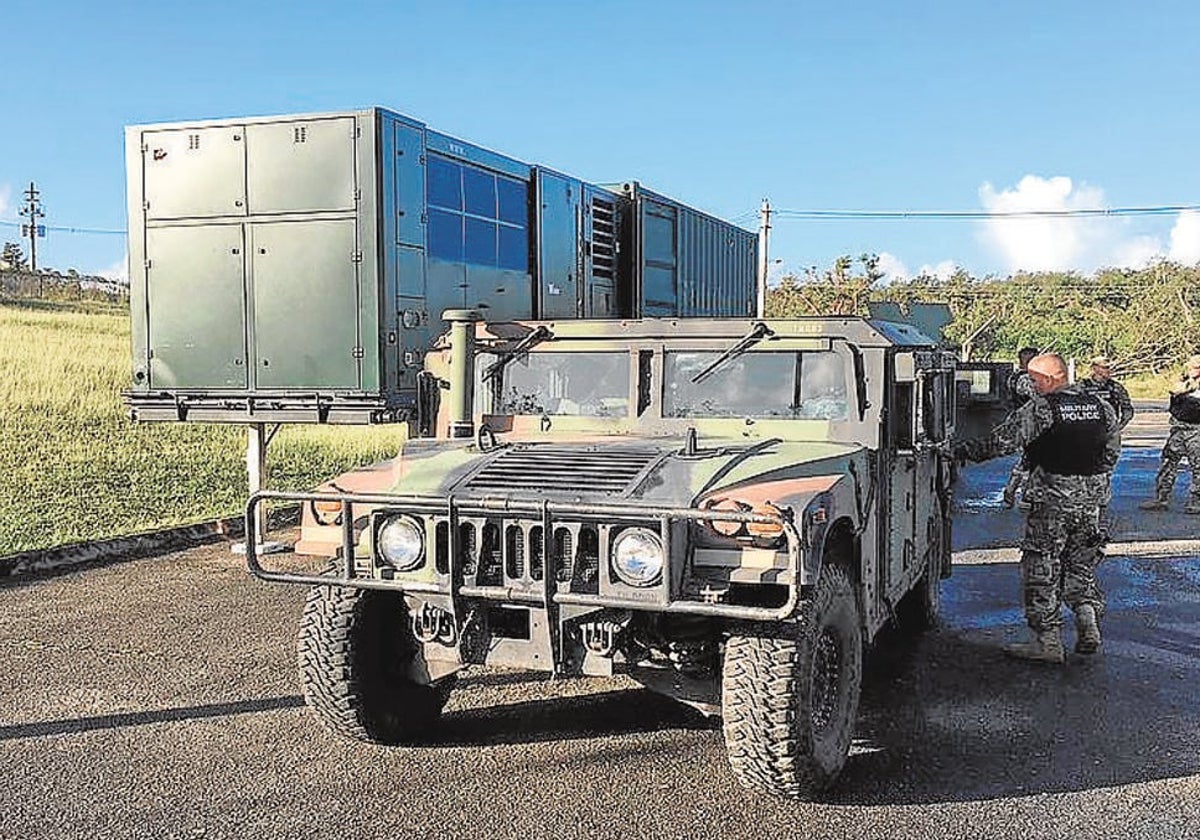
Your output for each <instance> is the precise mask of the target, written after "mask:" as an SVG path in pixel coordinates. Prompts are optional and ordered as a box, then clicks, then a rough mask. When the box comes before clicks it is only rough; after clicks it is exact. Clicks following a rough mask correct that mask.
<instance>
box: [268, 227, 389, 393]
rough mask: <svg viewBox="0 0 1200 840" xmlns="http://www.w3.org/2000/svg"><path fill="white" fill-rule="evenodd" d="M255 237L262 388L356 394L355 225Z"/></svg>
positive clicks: (359, 349)
mask: <svg viewBox="0 0 1200 840" xmlns="http://www.w3.org/2000/svg"><path fill="white" fill-rule="evenodd" d="M250 236H251V241H250V248H251V260H252V282H253V286H254V294H253V301H254V347H255V356H256V358H255V361H254V367H255V384H256V387H258V388H260V389H269V388H285V389H286V388H306V389H312V388H351V389H357V388H358V387H359V359H360V358H362V356H363V354H364V352H365V351H364V348H363V346H362V344H361V341H360V336H359V325H358V295H357V290H358V262H357V259H358V256H357V255H356V253H355V229H354V221H353V220H352V219H332V220H322V221H303V222H272V223H267V224H256V225H252V226H251V231H250ZM370 352H372V353H375V352H376V349H375V348H374V347H372V348H370Z"/></svg>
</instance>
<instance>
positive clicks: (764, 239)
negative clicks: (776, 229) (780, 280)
mask: <svg viewBox="0 0 1200 840" xmlns="http://www.w3.org/2000/svg"><path fill="white" fill-rule="evenodd" d="M758 212H759V223H758V317H759V318H762V317H764V316H765V315H766V314H767V268H768V267H769V266H770V265H771V262H770V260H768V259H767V245H768V240H769V238H770V234H771V201H770V199H766V198H764V199H763V200H762V207H761V208H760V209H759V211H758Z"/></svg>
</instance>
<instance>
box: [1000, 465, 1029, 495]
mask: <svg viewBox="0 0 1200 840" xmlns="http://www.w3.org/2000/svg"><path fill="white" fill-rule="evenodd" d="M1027 481H1029V465H1028V464H1027V463H1025V456H1024V455H1022V456H1021V457H1020V458H1018V459H1017V462H1016V463H1015V464H1013V468H1012V472H1010V473H1009V474H1008V482H1007V483H1006V484H1005V485H1004V496H1005V498H1007V499H1010V500H1011V499H1015V498H1016V497H1017V494H1018V493H1020V492H1022V491H1023V490H1024V488H1025V483H1026V482H1027Z"/></svg>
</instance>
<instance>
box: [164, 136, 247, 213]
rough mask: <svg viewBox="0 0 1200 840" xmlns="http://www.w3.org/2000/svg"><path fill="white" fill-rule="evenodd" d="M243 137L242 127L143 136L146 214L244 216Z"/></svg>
mask: <svg viewBox="0 0 1200 840" xmlns="http://www.w3.org/2000/svg"><path fill="white" fill-rule="evenodd" d="M245 136H246V129H245V128H244V127H243V126H240V125H226V126H216V127H212V128H183V129H172V130H170V131H147V132H145V133H144V134H142V171H143V177H144V178H145V186H146V192H145V200H146V205H145V209H146V218H147V219H183V218H198V217H211V216H244V215H245V214H246V142H245Z"/></svg>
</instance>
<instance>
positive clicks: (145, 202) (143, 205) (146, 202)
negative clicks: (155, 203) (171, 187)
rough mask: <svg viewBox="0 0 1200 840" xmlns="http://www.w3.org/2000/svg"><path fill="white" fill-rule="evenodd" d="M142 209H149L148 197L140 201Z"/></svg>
mask: <svg viewBox="0 0 1200 840" xmlns="http://www.w3.org/2000/svg"><path fill="white" fill-rule="evenodd" d="M142 209H143V210H149V209H150V200H149V199H146V200H145V201H143V202H142Z"/></svg>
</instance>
